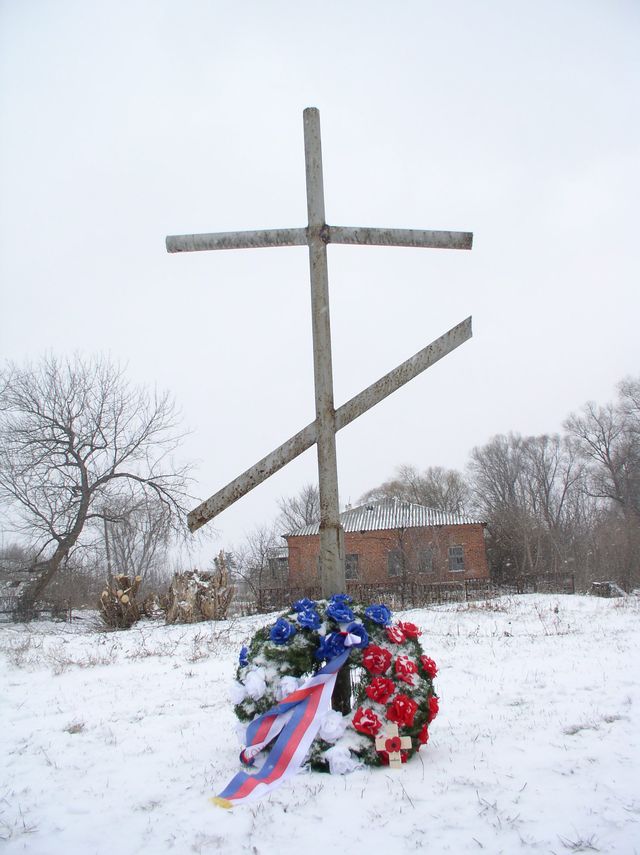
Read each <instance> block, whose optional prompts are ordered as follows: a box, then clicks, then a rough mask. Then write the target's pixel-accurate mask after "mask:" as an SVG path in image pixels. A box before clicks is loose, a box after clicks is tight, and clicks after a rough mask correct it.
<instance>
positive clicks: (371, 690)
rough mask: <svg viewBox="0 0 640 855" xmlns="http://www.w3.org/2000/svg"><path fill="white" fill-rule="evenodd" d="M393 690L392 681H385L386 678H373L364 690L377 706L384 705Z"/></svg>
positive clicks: (393, 684)
mask: <svg viewBox="0 0 640 855" xmlns="http://www.w3.org/2000/svg"><path fill="white" fill-rule="evenodd" d="M395 690H396V684H395V683H394V682H393V680H387V678H386V677H374V678H373V680H372V681H371V682H370V683H369V685H368V686H367V687H366V688H365V692H366V693H367V695H368V696H369V697H370V698H371V700H372V701H377V702H378V703H379V704H386V702H387V701H388V700H389V698H390V697H391V695H392V694H393V693H394V692H395Z"/></svg>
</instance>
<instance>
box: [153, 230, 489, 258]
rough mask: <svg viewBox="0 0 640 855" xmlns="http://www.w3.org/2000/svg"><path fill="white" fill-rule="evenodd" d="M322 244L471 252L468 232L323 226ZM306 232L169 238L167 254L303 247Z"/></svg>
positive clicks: (264, 232)
mask: <svg viewBox="0 0 640 855" xmlns="http://www.w3.org/2000/svg"><path fill="white" fill-rule="evenodd" d="M320 238H321V240H322V241H323V242H324V243H342V244H352V245H360V246H415V247H420V248H424V249H471V247H472V245H473V233H472V232H446V231H430V230H427V229H376V228H367V227H360V226H356V227H351V226H327V225H325V226H324V228H322V229H321V230H320ZM309 243H310V235H309V229H261V230H258V231H246V232H214V233H212V234H200V235H169V237H167V239H166V244H167V252H200V251H203V250H210V249H257V248H260V247H269V246H307V245H308V244H309Z"/></svg>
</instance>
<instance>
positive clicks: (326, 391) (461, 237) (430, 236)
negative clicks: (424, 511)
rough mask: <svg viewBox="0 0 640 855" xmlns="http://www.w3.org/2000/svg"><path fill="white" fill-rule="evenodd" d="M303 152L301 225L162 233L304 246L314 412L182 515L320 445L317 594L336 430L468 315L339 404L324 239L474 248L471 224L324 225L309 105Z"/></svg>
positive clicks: (427, 358)
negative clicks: (446, 227)
mask: <svg viewBox="0 0 640 855" xmlns="http://www.w3.org/2000/svg"><path fill="white" fill-rule="evenodd" d="M303 124H304V153H305V165H306V184H307V211H308V216H309V224H308V226H307V227H306V228H298V229H268V230H260V231H243V232H218V233H216V234H199V235H176V236H170V237H167V240H166V243H167V251H168V252H196V251H198V250H209V249H248V248H255V247H269V246H308V247H309V266H310V273H311V312H312V329H313V371H314V382H315V403H316V417H315V419H314V421H313V422H311V424H308V425H307V426H306V427H305V428H303V429H302V430H301V431H299V432H298V433H297V434H296V435H295V436H293V437H291V439H288V440H287V442H285V443H283V445H281V446H279V448H276V449H275V450H274V451H272V452H271V453H270V454H267V456H266V457H263V458H262V460H260V461H258V463H256V464H255V465H254V466H252V467H251V468H250V469H247V470H246V472H243V473H242V475H239V476H238V477H237V478H236V479H235V480H234V481H231V483H229V484H227V486H226V487H223V488H222V489H221V490H219V491H218V492H217V493H215V494H214V495H213V496H211V498H209V499H207V500H206V501H205V502H202V503H201V504H200V505H198V507H197V508H195V509H194V510H193V511H191V513H190V514H189V515H188V517H187V524H188V526H189V529H190V530H191V531H192V532H193V531H195V530H196V529H198V528H200V526H202V525H204V524H205V523H207V522H209V521H210V520H212V519H213V518H214V517H215V516H217V515H218V514H219V513H220V512H221V511H223V510H224V509H225V508H227V507H229V505H231V504H233V502H235V501H237V500H238V499H239V498H240V497H241V496H244V495H245V493H248V492H249V491H250V490H252V489H253V488H254V487H256V486H257V485H258V484H260V483H262V481H264V480H265V479H266V478H268V477H269V476H270V475H273V473H274V472H277V471H278V470H279V469H281V468H282V467H283V466H285V465H286V464H287V463H289V462H291V461H292V460H294V459H295V458H296V457H297V456H298V455H299V454H302V452H303V451H306V450H307V449H308V448H310V447H311V446H312V445H314V444H315V445H316V446H317V451H318V479H319V490H320V573H321V587H322V595H323V596H324V597H328V596H330V595H331V594H333V593H336V592H339V591H344V589H345V571H344V534H343V531H342V527H341V525H340V512H339V505H338V471H337V462H336V431H338V430H340V429H341V428H343V427H345V425H348V424H349V423H350V422H352V421H353V420H354V419H356V418H358V416H360V415H362V414H363V413H365V412H366V411H367V410H369V409H371V407H373V406H375V404H378V403H379V402H380V401H382V400H383V399H384V398H386V397H387V395H390V394H391V393H392V392H395V391H396V389H399V388H400V387H401V386H403V385H404V384H405V383H407V382H408V381H409V380H412V379H413V378H414V377H416V376H417V375H418V374H420V373H421V372H422V371H424V370H425V369H427V368H429V366H431V365H433V364H434V363H435V362H437V361H438V360H439V359H442V357H443V356H446V355H447V354H448V353H450V352H451V351H452V350H454V349H455V348H456V347H458V346H459V345H461V344H462V343H463V342H465V341H467V340H468V339H469V338H471V318H467V319H466V320H464V321H462V322H461V323H459V324H458V325H457V326H455V327H453V328H452V329H450V330H449V331H448V332H446V333H445V334H444V335H442V336H440V338H437V339H436V340H435V341H433V342H431V344H429V345H427V347H425V348H423V349H422V350H420V351H418V353H416V354H414V355H413V356H412V357H410V358H409V359H407V360H406V361H405V362H403V363H402V364H401V365H399V366H398V367H397V368H394V369H393V371H390V372H389V373H388V374H385V375H384V377H381V378H380V379H379V380H377V381H376V382H375V383H373V384H372V385H371V386H369V387H368V388H367V389H365V390H364V391H363V392H360V393H359V394H358V395H355V396H354V397H353V398H351V400H349V401H347V402H346V403H345V404H343V405H342V406H341V407H339V408H338V409H337V410H336V409H335V408H334V401H333V371H332V364H331V328H330V323H329V281H328V272H327V244H329V243H342V244H362V245H367V246H414V247H431V248H435V249H471V244H472V241H473V235H472V234H471V233H470V232H446V231H423V230H417V229H378V228H360V227H355V228H354V227H348V226H329V225H327V223H326V221H325V213H324V187H323V181H322V151H321V146H320V114H319V112H318V110H317V109H315V108H314V107H308V108H307V109H306V110H304V112H303Z"/></svg>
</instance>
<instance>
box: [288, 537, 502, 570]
mask: <svg viewBox="0 0 640 855" xmlns="http://www.w3.org/2000/svg"><path fill="white" fill-rule="evenodd" d="M344 541H345V554H346V555H347V556H348V555H356V554H357V555H358V576H357V578H358V579H359V580H360V581H362V582H388V581H393V579H395V578H402V575H403V570H404V572H405V573H406V575H407V576H408V577H410V578H413V579H421V580H424V581H425V582H451V581H460V580H463V579H482V578H488V576H489V568H488V565H487V556H486V551H485V543H484V526H482V525H478V524H473V525H452V526H445V525H443V526H432V527H429V528H409V529H404V530H387V531H367V532H346V533H345V536H344ZM287 542H288V544H289V584H291V585H309V584H314V583H315V582H316V580H317V571H318V556H319V552H320V539H319V537H318V535H308V536H306V537H288V538H287ZM453 546H462V547H463V556H464V571H459V570H458V571H456V572H452V571H451V570H450V569H449V547H453ZM390 552H393V553H394V557H393V558H392V562H393V563H394V564H395V569H396V570H397V571H398V574H397V575H396V576H390V575H389V553H390ZM425 553H430V555H431V571H430V572H429V571H427V570H426V567H425V565H426V563H427V557H428V556H427V555H426V554H425ZM421 564H422V566H423V569H420V565H421Z"/></svg>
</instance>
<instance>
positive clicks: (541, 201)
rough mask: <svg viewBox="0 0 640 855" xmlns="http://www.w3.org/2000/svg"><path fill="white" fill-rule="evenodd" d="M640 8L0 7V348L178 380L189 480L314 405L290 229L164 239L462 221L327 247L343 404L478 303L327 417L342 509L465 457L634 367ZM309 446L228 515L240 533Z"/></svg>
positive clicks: (556, 416) (221, 532) (39, 2)
mask: <svg viewBox="0 0 640 855" xmlns="http://www.w3.org/2000/svg"><path fill="white" fill-rule="evenodd" d="M639 80H640V5H639V4H638V3H637V2H635V0H629V2H622V0H606V2H605V0H600V2H590V0H564V2H558V0H553V2H546V0H538V2H535V3H532V2H526V3H524V2H518V0H505V2H489V3H479V2H474V0H467V2H465V0H460V2H451V3H441V2H437V3H436V2H431V0H415V2H396V3H391V2H389V0H386V2H377V0H367V2H347V0H342V2H334V1H333V0H326V2H324V3H322V4H309V3H301V2H270V1H269V0H264V2H255V0H254V2H247V1H246V0H245V2H243V3H232V2H218V1H217V0H208V2H205V0H180V2H177V0H173V2H167V0H110V2H108V3H107V2H99V0H95V2H86V0H75V2H74V0H0V282H1V288H2V321H1V327H0V334H1V352H2V355H3V357H6V358H10V359H14V360H17V361H19V362H21V361H23V360H25V359H27V358H29V359H35V358H37V357H38V356H39V355H41V354H42V353H43V352H44V351H46V350H50V351H52V352H54V353H57V354H66V353H72V352H74V351H80V352H81V353H84V354H87V355H89V354H91V353H94V352H99V351H100V352H107V353H109V354H110V355H111V356H112V357H113V359H114V360H120V361H122V362H123V363H126V364H127V365H128V371H129V375H130V377H131V378H132V379H134V380H135V381H137V382H141V383H146V384H150V385H157V386H158V387H160V388H168V389H170V390H171V391H172V392H173V394H174V395H175V397H176V399H177V401H178V403H179V404H180V406H181V408H182V411H183V414H184V420H185V424H186V425H187V426H188V427H189V428H191V430H192V431H193V433H192V435H191V436H190V438H189V440H188V442H187V443H186V444H185V447H184V453H185V456H186V457H188V458H192V459H195V460H197V461H198V470H197V475H198V481H199V487H198V489H199V494H200V496H201V497H202V498H206V497H207V496H208V495H210V494H211V493H213V492H215V491H216V490H217V489H219V488H220V487H222V486H224V485H225V484H226V483H227V482H228V481H229V480H231V479H232V478H234V477H235V476H236V475H238V474H239V473H240V472H241V471H242V470H244V469H245V468H246V467H248V466H250V465H251V464H253V463H254V462H256V461H257V460H258V459H259V458H260V457H262V456H263V455H264V454H265V453H267V452H268V451H270V450H271V449H272V448H273V447H274V446H276V445H278V444H280V443H281V442H283V441H284V440H285V439H287V438H288V437H289V436H290V435H292V434H293V433H295V432H296V431H297V430H299V429H300V428H301V427H303V426H304V425H306V424H307V423H308V422H309V421H311V420H312V419H313V412H314V404H313V400H314V399H313V372H312V353H311V324H310V299H309V274H308V264H307V251H306V249H305V248H282V249H262V250H242V251H235V252H218V253H193V254H183V255H173V256H169V255H168V254H167V253H166V252H165V246H164V239H165V236H166V235H167V234H182V233H190V232H209V231H226V230H233V229H251V228H271V227H294V226H304V225H306V201H305V184H304V152H303V139H302V110H303V109H304V107H307V106H315V107H318V108H319V109H320V115H321V124H322V141H323V154H324V183H325V196H326V210H327V220H328V222H329V223H332V224H336V225H373V226H393V227H404V228H432V229H454V230H462V231H473V232H474V248H473V250H472V252H470V253H469V252H455V251H443V250H418V249H383V248H369V247H336V246H330V247H329V278H330V293H331V313H332V316H331V320H332V334H333V348H334V351H333V354H334V357H333V358H334V385H335V399H336V405H339V404H341V403H343V402H344V401H345V400H346V399H347V398H349V397H351V396H352V395H353V394H355V393H357V392H358V391H360V390H361V388H363V387H364V386H365V385H367V384H369V383H371V382H372V381H374V380H376V379H377V378H378V377H379V376H380V375H382V374H384V373H386V372H387V371H388V370H390V369H391V368H393V367H394V366H395V365H396V364H398V363H399V362H401V361H402V360H404V359H405V358H407V357H408V356H410V355H411V354H413V353H414V352H415V351H417V350H419V349H420V348H421V347H423V346H424V345H425V344H427V343H428V342H429V341H431V340H432V339H434V338H436V337H437V336H439V335H441V334H442V333H443V332H445V331H446V330H447V329H448V328H449V327H451V326H453V325H454V324H455V323H457V322H458V321H460V320H462V319H463V318H465V317H466V316H467V315H469V314H472V315H473V323H474V337H473V339H472V340H471V341H470V342H468V343H467V344H465V345H463V346H462V347H460V348H459V349H458V350H457V351H456V352H455V353H453V354H452V355H450V356H448V357H447V358H446V359H444V360H443V361H441V362H440V363H439V364H438V365H436V366H435V367H433V368H431V369H430V370H429V371H427V372H426V373H425V374H424V375H422V376H421V377H420V378H418V379H416V380H414V381H412V382H411V383H410V384H409V385H408V386H407V387H405V388H404V389H403V390H401V391H399V392H397V393H396V394H395V395H393V396H392V397H391V398H389V399H387V401H385V402H384V403H383V404H381V405H379V406H378V407H376V408H375V409H374V410H372V411H371V412H370V413H368V414H366V415H365V416H363V417H362V418H361V419H359V420H358V421H357V422H355V423H354V424H353V425H351V426H349V427H348V428H346V429H345V430H344V431H342V432H341V433H340V434H339V435H338V468H339V479H340V498H341V502H342V503H343V504H344V503H346V502H349V501H350V502H354V501H356V500H357V498H358V497H359V496H360V495H361V494H362V493H363V492H364V491H365V490H366V489H368V488H369V487H372V486H374V485H376V484H377V483H379V482H380V481H382V480H384V479H385V478H387V477H389V476H390V475H391V474H392V472H393V469H394V467H395V466H396V465H397V464H400V463H404V462H407V463H413V464H415V465H416V466H418V467H419V468H424V467H426V466H429V465H435V464H440V465H444V466H450V467H459V468H462V467H463V466H464V464H465V463H466V460H467V456H468V453H469V451H470V449H471V448H472V447H473V446H474V445H478V444H483V443H485V442H486V441H487V440H488V439H489V438H490V437H491V436H492V435H494V434H495V433H501V432H508V431H509V430H513V431H519V432H521V433H525V434H536V433H544V432H553V431H557V430H559V429H560V428H561V424H562V421H563V419H564V418H565V417H566V415H567V414H568V413H569V412H570V411H571V410H572V409H576V408H578V407H579V406H581V405H582V404H583V403H584V402H585V401H586V400H587V399H590V398H591V399H596V400H599V401H602V402H604V401H605V400H607V399H609V398H611V397H612V396H613V394H614V387H615V384H616V383H617V382H618V381H619V380H620V379H621V378H622V377H623V376H625V375H629V374H638V371H639V367H640V366H639V362H640V361H639V359H638V356H639V353H640V348H639V346H638V332H637V330H638V309H639V307H640V306H639V304H640V297H639V295H638V276H637V270H638V267H639V261H640V240H639V239H638V215H637V210H638V199H639V198H640V180H639V176H640V169H639V158H638V155H639V140H640V119H639V110H638V104H639V97H638V96H639V87H638V83H639ZM316 477H317V476H316V462H315V451H314V450H310V451H308V452H307V453H306V454H305V455H303V456H302V457H301V458H299V459H298V460H297V461H296V462H294V463H293V464H290V465H289V466H288V467H286V469H284V470H282V471H281V472H280V473H279V474H277V475H275V476H274V477H273V478H271V479H270V480H269V481H267V482H266V483H265V484H264V485H262V486H261V487H259V488H258V489H256V490H255V491H254V493H253V494H250V495H249V496H247V497H245V498H244V499H242V500H240V501H239V502H238V503H236V504H235V505H234V506H233V507H232V508H230V509H228V510H227V511H226V512H224V513H223V514H222V515H221V516H220V517H219V518H218V519H217V521H216V522H215V523H214V525H215V526H216V530H217V537H216V539H215V541H214V543H213V545H212V546H211V547H210V551H211V552H213V551H214V550H217V549H219V548H221V547H222V546H225V547H228V546H230V545H231V544H234V543H237V542H238V541H239V540H240V539H241V538H242V536H243V534H244V532H246V531H248V530H249V529H251V528H252V527H253V526H254V525H255V524H257V523H260V522H267V521H269V520H270V519H272V518H273V517H274V516H275V514H276V510H277V509H276V500H277V498H278V497H280V496H283V495H288V494H291V493H293V492H295V491H296V490H297V489H299V487H300V486H301V485H302V484H303V483H305V482H308V481H312V480H315V479H316Z"/></svg>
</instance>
